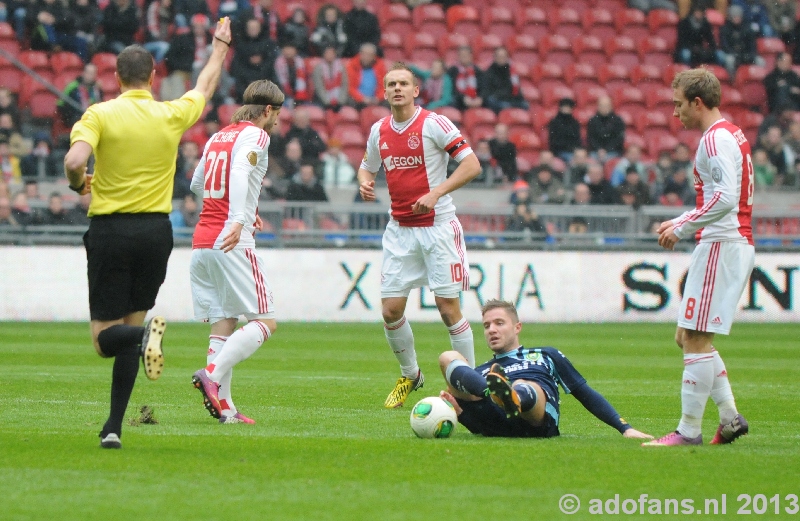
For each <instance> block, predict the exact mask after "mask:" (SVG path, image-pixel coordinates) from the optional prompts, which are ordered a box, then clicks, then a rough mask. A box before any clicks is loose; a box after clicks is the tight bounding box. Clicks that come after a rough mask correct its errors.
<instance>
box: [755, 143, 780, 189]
mask: <svg viewBox="0 0 800 521" xmlns="http://www.w3.org/2000/svg"><path fill="white" fill-rule="evenodd" d="M753 174H754V175H755V178H756V185H758V186H772V185H774V184H775V178H776V177H777V176H778V169H777V168H775V165H773V164H772V163H771V162H770V160H769V156H768V155H767V151H766V150H764V149H763V148H756V149H755V150H753Z"/></svg>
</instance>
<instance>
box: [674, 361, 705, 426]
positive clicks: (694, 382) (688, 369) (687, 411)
mask: <svg viewBox="0 0 800 521" xmlns="http://www.w3.org/2000/svg"><path fill="white" fill-rule="evenodd" d="M683 366H684V367H683V383H682V384H681V421H680V423H679V424H678V432H680V433H681V434H683V435H684V436H686V437H687V438H696V437H698V436H700V432H701V427H702V424H703V411H704V410H705V408H706V402H708V397H709V395H710V394H711V386H712V385H713V384H714V356H713V355H712V354H711V353H693V354H685V355H683Z"/></svg>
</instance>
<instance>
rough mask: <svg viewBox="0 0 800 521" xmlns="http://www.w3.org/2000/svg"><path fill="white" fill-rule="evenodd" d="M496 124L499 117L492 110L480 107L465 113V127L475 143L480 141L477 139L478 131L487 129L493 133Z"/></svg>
mask: <svg viewBox="0 0 800 521" xmlns="http://www.w3.org/2000/svg"><path fill="white" fill-rule="evenodd" d="M496 124H497V116H496V115H495V113H494V111H492V110H490V109H486V108H482V107H478V108H473V109H467V110H465V111H464V114H463V126H464V128H465V129H466V130H467V132H469V133H470V135H471V136H472V138H473V139H474V140H475V141H477V140H478V138H477V137H475V133H476V131H478V130H480V129H487V130H489V131H490V132H491V133H493V132H494V126H495V125H496Z"/></svg>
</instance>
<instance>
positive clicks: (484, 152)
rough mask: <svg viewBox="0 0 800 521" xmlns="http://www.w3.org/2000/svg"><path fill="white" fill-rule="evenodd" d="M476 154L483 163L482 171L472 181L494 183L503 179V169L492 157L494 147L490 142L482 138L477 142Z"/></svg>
mask: <svg viewBox="0 0 800 521" xmlns="http://www.w3.org/2000/svg"><path fill="white" fill-rule="evenodd" d="M474 150H475V156H476V157H477V158H478V162H479V163H480V164H481V173H480V174H478V175H477V176H476V177H475V178H474V179H473V180H472V181H471V182H472V183H476V184H494V183H495V182H500V181H502V180H503V171H502V170H501V169H499V168H498V167H497V162H496V161H495V159H494V158H493V157H492V148H491V147H490V146H489V142H488V141H486V140H485V139H481V140H480V141H478V142H477V143H475V149H474Z"/></svg>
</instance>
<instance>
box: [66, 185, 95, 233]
mask: <svg viewBox="0 0 800 521" xmlns="http://www.w3.org/2000/svg"><path fill="white" fill-rule="evenodd" d="M91 202H92V193H91V192H89V193H88V194H83V195H81V196H80V197H78V204H76V205H75V207H74V208H72V209H71V210H70V211H69V216H68V218H67V222H68V224H71V225H73V226H89V216H88V214H89V204H91Z"/></svg>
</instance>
